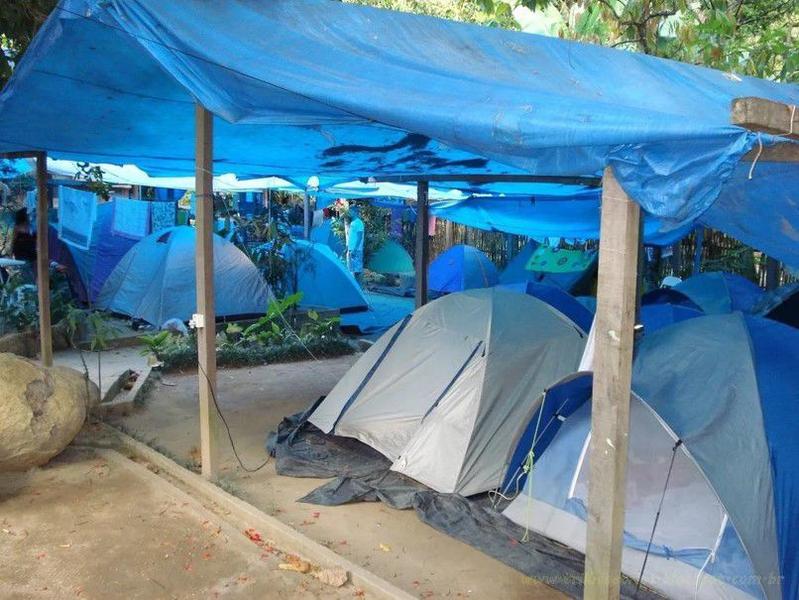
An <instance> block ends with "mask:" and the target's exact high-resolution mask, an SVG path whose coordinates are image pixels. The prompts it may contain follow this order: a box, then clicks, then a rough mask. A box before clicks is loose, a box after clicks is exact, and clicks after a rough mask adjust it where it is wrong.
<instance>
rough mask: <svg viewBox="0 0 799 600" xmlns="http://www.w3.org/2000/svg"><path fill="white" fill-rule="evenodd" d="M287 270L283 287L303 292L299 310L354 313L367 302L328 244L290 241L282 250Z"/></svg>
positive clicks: (291, 290) (365, 307)
mask: <svg viewBox="0 0 799 600" xmlns="http://www.w3.org/2000/svg"><path fill="white" fill-rule="evenodd" d="M281 251H282V253H283V256H284V258H285V259H286V260H287V261H288V263H289V265H290V268H289V271H288V273H287V274H286V287H287V289H288V290H289V291H290V292H292V293H293V292H302V300H301V301H300V307H302V308H309V309H310V308H313V309H321V310H331V309H332V310H340V311H342V312H354V311H360V310H366V309H367V306H368V303H367V301H366V297H365V296H364V295H363V291H361V287H360V286H359V285H358V282H357V281H355V278H354V277H353V276H352V273H350V272H349V271H348V270H347V268H346V267H345V266H344V264H343V263H342V262H341V261H340V260H339V259H338V257H337V256H336V255H335V254H333V251H332V250H331V249H330V248H329V247H328V246H327V244H317V243H313V242H307V241H305V240H292V242H291V243H290V244H286V245H285V246H283V248H282V250H281Z"/></svg>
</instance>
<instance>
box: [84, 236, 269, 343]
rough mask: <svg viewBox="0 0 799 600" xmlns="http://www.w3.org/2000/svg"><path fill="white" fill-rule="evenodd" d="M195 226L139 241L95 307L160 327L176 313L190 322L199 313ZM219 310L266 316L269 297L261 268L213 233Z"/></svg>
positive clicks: (226, 313)
mask: <svg viewBox="0 0 799 600" xmlns="http://www.w3.org/2000/svg"><path fill="white" fill-rule="evenodd" d="M196 237H197V236H196V231H195V229H194V228H193V227H188V226H181V227H173V228H171V229H163V230H161V231H158V232H156V233H153V234H151V235H149V236H147V237H146V238H144V239H142V240H140V241H139V242H138V243H137V244H135V245H134V246H133V247H132V248H131V249H130V250H129V251H128V253H127V254H125V256H124V257H123V258H122V260H121V261H120V262H119V264H118V265H117V266H116V268H115V269H114V271H113V272H112V273H111V275H109V277H108V279H107V280H106V282H105V285H103V289H102V291H101V292H100V295H99V296H98V298H97V306H98V307H100V308H104V309H107V310H110V311H112V312H117V313H120V314H123V315H128V316H130V317H133V318H137V319H143V320H145V321H147V322H148V323H150V324H151V325H155V326H156V327H160V326H161V325H163V324H164V322H165V321H167V320H169V319H173V318H177V319H180V320H181V321H188V320H189V319H190V318H191V316H192V315H193V314H194V313H195V312H196V306H197V289H196V273H195V265H194V257H195V245H196ZM214 286H215V292H216V295H215V298H216V314H217V315H218V316H220V317H233V316H244V315H262V314H264V313H265V312H266V309H267V306H268V305H269V301H270V298H271V292H270V290H269V287H268V286H267V285H266V283H265V282H264V280H263V278H262V277H261V274H260V273H259V271H258V269H257V268H256V267H255V265H254V264H253V263H252V261H251V260H250V259H249V258H247V256H246V255H245V254H244V253H243V252H242V251H241V250H239V249H238V248H236V246H234V245H233V244H232V243H230V242H228V241H226V240H224V239H222V238H221V237H219V236H218V235H215V236H214Z"/></svg>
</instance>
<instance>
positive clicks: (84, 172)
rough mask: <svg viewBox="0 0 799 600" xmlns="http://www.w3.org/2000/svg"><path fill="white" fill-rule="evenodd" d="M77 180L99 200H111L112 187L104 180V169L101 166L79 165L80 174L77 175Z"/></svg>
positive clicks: (81, 163) (85, 163)
mask: <svg viewBox="0 0 799 600" xmlns="http://www.w3.org/2000/svg"><path fill="white" fill-rule="evenodd" d="M75 179H76V180H78V181H83V182H84V183H85V185H86V188H87V189H88V190H89V191H90V192H93V193H94V194H96V195H97V197H98V198H102V199H103V200H106V201H107V200H110V199H111V191H112V189H113V188H112V187H111V184H110V183H107V182H106V181H105V179H104V173H103V169H102V168H101V167H100V166H99V165H91V164H90V163H87V162H79V163H78V172H77V173H75Z"/></svg>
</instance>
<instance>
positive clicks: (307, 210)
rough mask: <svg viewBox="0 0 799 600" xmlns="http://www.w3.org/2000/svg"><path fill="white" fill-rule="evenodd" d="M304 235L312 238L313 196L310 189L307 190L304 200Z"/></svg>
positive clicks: (305, 237)
mask: <svg viewBox="0 0 799 600" xmlns="http://www.w3.org/2000/svg"><path fill="white" fill-rule="evenodd" d="M302 235H303V238H304V239H306V240H310V239H311V196H310V194H309V193H308V190H305V197H304V198H303V202H302Z"/></svg>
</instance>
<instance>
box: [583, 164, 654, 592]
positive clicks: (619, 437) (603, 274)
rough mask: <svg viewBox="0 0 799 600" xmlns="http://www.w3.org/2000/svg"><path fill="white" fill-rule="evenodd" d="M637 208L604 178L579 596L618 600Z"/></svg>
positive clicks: (607, 176)
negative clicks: (581, 591) (582, 581)
mask: <svg viewBox="0 0 799 600" xmlns="http://www.w3.org/2000/svg"><path fill="white" fill-rule="evenodd" d="M640 218H641V214H640V209H639V207H638V205H637V204H636V203H634V202H633V201H632V200H630V198H628V196H627V194H626V193H625V192H624V190H623V189H622V188H621V186H620V185H619V183H618V182H617V181H616V178H615V176H614V175H613V171H612V170H611V169H610V167H608V168H606V169H605V176H604V178H603V180H602V222H601V226H600V227H601V228H600V241H599V283H598V293H597V311H596V320H595V327H596V342H595V344H596V346H595V348H596V351H595V358H594V384H593V385H594V387H593V401H592V409H591V443H590V447H589V461H590V463H589V469H590V470H589V481H588V520H587V539H586V553H585V554H586V556H585V592H584V596H583V597H584V598H586V599H590V600H600V599H601V600H608V599H618V598H619V592H620V584H621V552H622V535H623V530H624V496H625V481H626V471H627V441H628V432H629V424H630V389H631V380H632V358H633V326H634V324H635V305H636V282H637V279H638V277H637V273H638V269H637V264H636V263H637V261H638V246H639V242H640V228H639V222H640Z"/></svg>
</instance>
